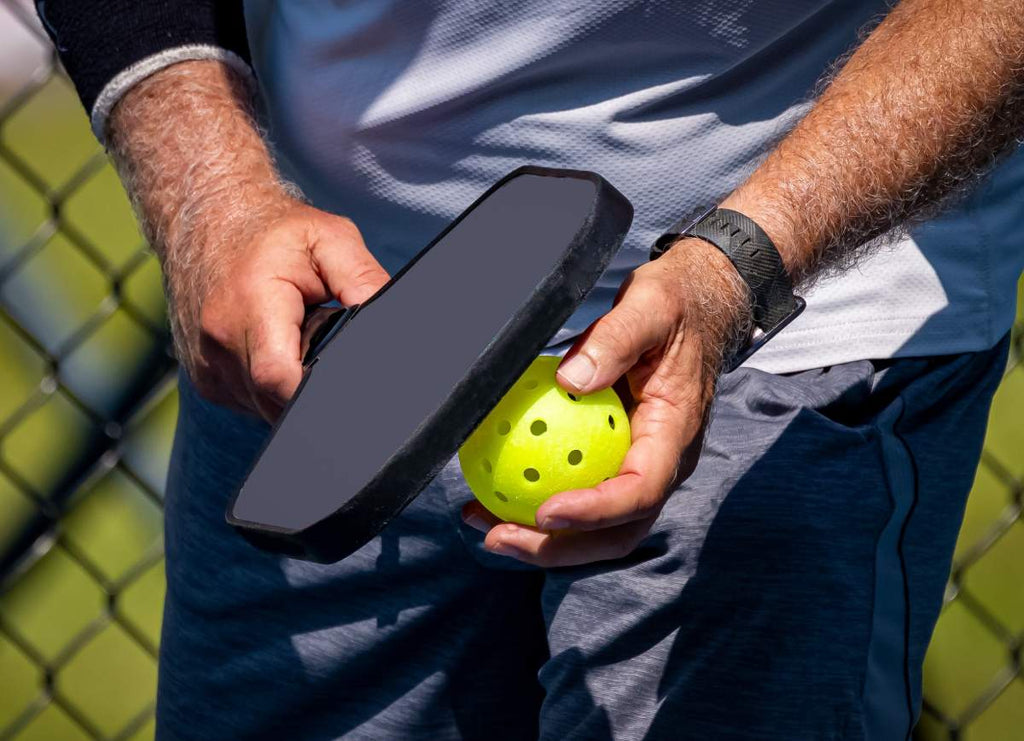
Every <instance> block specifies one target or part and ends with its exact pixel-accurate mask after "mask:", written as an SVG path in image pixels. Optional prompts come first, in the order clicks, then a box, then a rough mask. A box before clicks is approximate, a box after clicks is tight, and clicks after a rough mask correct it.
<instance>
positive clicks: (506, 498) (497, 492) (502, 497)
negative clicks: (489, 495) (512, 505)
mask: <svg viewBox="0 0 1024 741" xmlns="http://www.w3.org/2000/svg"><path fill="white" fill-rule="evenodd" d="M494 496H496V497H497V498H498V499H500V500H501V501H503V502H507V501H508V497H506V496H505V495H504V494H502V493H501V492H500V491H496V492H494Z"/></svg>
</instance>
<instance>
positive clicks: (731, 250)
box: [687, 208, 796, 330]
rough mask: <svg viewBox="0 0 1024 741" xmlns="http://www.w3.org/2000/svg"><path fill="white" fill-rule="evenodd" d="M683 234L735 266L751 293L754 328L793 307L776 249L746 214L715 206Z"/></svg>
mask: <svg viewBox="0 0 1024 741" xmlns="http://www.w3.org/2000/svg"><path fill="white" fill-rule="evenodd" d="M687 236H690V237H699V238H700V239H703V240H705V241H706V242H710V243H711V244H713V245H715V246H716V247H718V249H720V250H721V251H722V252H724V253H725V255H726V257H728V258H729V260H730V261H731V262H732V264H733V265H734V266H736V270H737V272H739V274H740V276H741V277H742V278H743V280H744V282H745V283H746V284H747V286H748V287H749V288H750V292H751V294H752V296H753V305H752V307H751V309H752V311H753V318H754V324H755V325H756V326H757V327H759V328H761V329H764V330H766V328H770V327H774V326H775V325H776V324H778V323H779V322H780V321H782V320H783V319H784V318H786V317H787V316H789V315H790V314H791V313H792V312H793V309H794V308H796V296H794V295H793V285H792V283H791V282H790V280H789V274H788V273H787V272H786V268H785V266H784V265H783V264H782V258H781V257H780V256H779V251H778V250H777V249H776V248H775V245H774V244H773V243H772V240H771V238H770V237H769V236H768V235H767V234H766V233H765V232H764V230H763V229H762V228H761V227H759V226H758V225H757V223H756V222H755V221H754V220H753V219H751V218H750V217H748V216H746V215H744V214H741V213H740V212H739V211H732V210H730V209H726V208H718V209H715V210H714V211H712V212H711V213H710V214H708V215H707V216H706V217H705V218H704V219H702V220H701V221H699V222H697V223H696V224H694V226H693V228H692V229H690V231H689V232H687Z"/></svg>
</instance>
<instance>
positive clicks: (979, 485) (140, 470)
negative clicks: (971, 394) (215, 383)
mask: <svg viewBox="0 0 1024 741" xmlns="http://www.w3.org/2000/svg"><path fill="white" fill-rule="evenodd" d="M2 103H3V98H2V96H0V104H2ZM0 147H2V151H6V152H8V153H9V154H13V155H15V156H17V157H18V158H19V159H20V160H21V161H22V162H24V163H27V164H28V165H29V166H30V168H31V170H32V172H33V173H34V174H35V175H34V176H35V177H36V178H37V180H38V183H37V184H38V185H40V186H41V187H43V188H45V189H46V190H48V191H50V192H51V193H56V194H59V193H61V191H62V190H63V189H64V188H65V186H66V184H67V183H68V182H69V181H71V180H73V179H74V178H75V177H76V176H77V174H78V173H80V172H81V171H82V169H83V168H86V172H87V173H88V176H87V177H85V178H84V179H82V181H81V183H80V185H79V186H78V187H76V188H74V189H73V190H72V191H71V192H70V194H69V195H68V196H67V197H66V199H63V200H62V201H61V204H60V209H59V213H56V214H54V212H53V211H52V210H51V206H50V204H49V203H48V202H47V199H46V198H45V197H43V196H42V195H40V193H39V192H37V191H36V190H34V189H33V188H32V187H30V186H29V185H28V184H27V183H26V182H25V179H24V178H23V177H22V176H21V175H19V174H18V173H16V172H15V171H14V170H13V169H12V168H11V167H10V165H9V164H7V163H6V162H4V161H3V157H0V271H9V270H10V265H11V264H12V263H11V260H12V259H13V257H14V255H15V251H16V249H17V248H18V247H19V246H21V245H24V244H26V243H27V242H32V241H33V240H35V242H37V243H38V244H39V249H38V251H36V252H35V253H34V254H33V255H32V256H31V257H30V258H29V259H28V260H25V261H23V262H21V263H19V264H18V267H17V268H16V269H15V270H13V271H11V272H9V274H8V275H7V279H6V280H5V281H3V282H2V284H0V302H2V304H0V306H2V311H0V357H2V358H3V362H2V363H0V544H3V543H5V542H8V541H9V540H10V538H11V537H12V536H13V534H14V533H15V532H17V531H18V530H19V528H21V527H22V525H23V524H24V522H25V521H26V518H28V517H30V516H31V515H32V513H33V512H34V510H35V508H36V506H37V503H35V502H33V501H32V499H31V498H30V497H29V496H26V487H27V488H28V489H30V490H31V491H33V492H35V493H36V494H37V496H39V497H41V498H42V500H44V501H45V498H46V497H48V496H52V493H53V491H54V489H55V487H56V486H57V485H58V483H59V482H60V481H61V478H62V476H63V475H64V474H65V473H66V471H67V470H68V468H69V467H70V466H71V465H72V463H73V461H74V460H75V459H76V457H77V456H78V455H79V454H80V452H81V450H82V446H83V445H85V444H86V443H87V441H88V438H89V433H90V430H91V429H93V427H94V426H95V422H94V421H93V420H92V419H91V418H90V416H89V415H88V414H87V413H84V412H83V410H82V405H83V404H84V405H85V406H86V407H88V408H89V409H94V410H98V411H99V412H100V413H101V414H109V413H111V411H112V410H116V409H117V408H118V405H119V404H120V403H121V401H122V399H121V398H120V396H119V394H121V389H122V387H123V383H122V379H125V378H128V377H131V376H132V374H133V373H135V372H136V371H137V369H138V368H139V367H140V366H141V365H144V364H145V363H146V362H147V358H149V357H151V356H152V355H153V353H154V352H157V353H158V352H160V348H159V346H157V345H155V343H157V340H156V339H154V335H153V334H152V332H151V331H150V330H151V328H152V327H159V326H162V325H163V324H164V322H165V310H164V304H163V298H162V293H161V286H160V276H159V270H158V266H157V264H156V262H155V260H154V259H153V258H152V256H151V255H149V254H148V253H145V252H140V250H143V249H144V248H143V242H142V239H141V237H140V235H139V233H138V230H137V228H136V226H135V223H134V220H133V218H132V214H131V211H130V208H129V206H128V203H127V200H126V198H125V196H124V194H123V192H122V190H121V188H120V186H119V184H118V182H117V180H116V178H115V176H114V174H113V172H112V171H111V169H110V167H109V166H108V165H106V164H105V163H104V160H102V155H101V153H100V150H99V147H98V145H97V144H96V142H95V141H94V140H93V138H92V136H91V134H90V132H89V131H88V127H87V124H86V120H85V117H84V115H83V114H82V112H81V109H80V108H79V105H78V102H77V100H76V99H75V97H74V94H73V92H72V90H71V89H70V87H69V86H68V84H67V82H66V81H64V80H63V79H62V78H53V79H51V80H50V81H49V82H48V83H46V85H44V86H43V87H42V88H41V89H40V90H39V91H38V93H37V94H35V95H34V96H32V98H31V100H30V101H29V102H28V103H27V104H26V105H24V106H23V107H21V108H19V109H18V110H17V112H16V113H15V114H14V115H13V116H11V117H10V118H8V119H6V120H4V121H3V122H2V124H0ZM68 233H70V234H72V235H74V237H75V239H69V237H68V236H67V235H68ZM76 239H77V240H78V242H76V241H75V240H76ZM83 241H84V242H87V243H88V244H89V245H92V246H94V247H95V250H96V251H95V254H93V255H92V256H91V258H90V257H88V256H87V255H86V254H85V253H83V250H82V249H81V246H80V244H81V242H83ZM4 274H5V273H0V275H4ZM115 289H116V290H115ZM117 291H119V292H120V293H119V295H120V299H117V298H115V294H116V292H117ZM1018 318H1019V319H1021V317H1018ZM1018 323H1019V324H1024V320H1021V321H1019V322H1018ZM83 327H84V328H86V330H83ZM26 330H27V331H28V333H29V335H30V337H28V338H27V337H26V335H25V331H26ZM83 333H84V334H83ZM83 336H84V339H83V340H82V341H81V342H78V343H76V344H74V345H73V347H72V349H70V350H68V347H69V346H68V345H67V344H66V343H67V342H68V341H69V338H72V339H73V338H76V337H83ZM31 338H34V339H35V340H36V341H37V342H38V344H37V343H36V342H34V341H32V340H31ZM48 353H60V359H59V365H58V371H59V376H60V381H61V386H60V387H58V388H56V389H55V388H54V385H53V383H52V381H51V380H48V379H51V378H52V371H53V367H52V365H51V362H50V360H49V359H48V357H47V354H48ZM176 411H177V407H176V397H175V392H174V389H173V385H172V384H171V383H170V382H169V380H168V381H165V382H164V383H162V384H158V385H157V387H156V388H155V389H154V390H153V392H152V394H151V395H150V397H149V398H148V399H147V401H146V402H145V404H143V405H142V407H141V408H140V409H139V410H138V412H137V413H136V414H135V415H134V416H133V417H132V418H131V420H130V421H129V422H128V423H127V424H126V425H124V429H123V430H120V431H116V432H118V433H119V437H120V441H121V442H120V445H119V456H118V457H110V460H108V461H107V462H106V463H107V464H106V465H105V466H101V467H100V468H99V469H98V470H97V471H95V472H94V473H93V475H92V476H91V477H90V479H89V480H88V481H86V482H85V483H84V484H83V485H82V486H81V487H80V488H79V489H78V490H77V491H76V492H75V493H74V496H73V498H72V499H71V501H70V503H69V505H68V508H67V513H66V515H64V516H63V518H62V519H61V522H60V528H59V533H60V536H59V539H58V541H57V544H56V545H55V546H54V547H53V548H51V549H50V550H49V551H48V552H47V553H46V554H45V555H44V556H42V558H40V559H38V560H36V561H35V562H34V563H33V564H32V565H31V566H30V568H28V569H27V570H26V571H25V572H24V573H23V574H21V575H20V577H19V578H17V579H16V580H14V581H13V582H11V583H9V584H8V585H7V586H6V587H5V588H4V590H3V592H2V593H0V688H2V689H0V739H3V738H5V737H8V736H5V731H4V730H3V729H5V728H6V729H8V731H7V732H8V733H10V731H11V729H12V728H17V729H18V730H17V732H16V733H14V735H13V736H10V737H12V738H15V739H18V740H19V741H54V740H56V739H59V740H61V741H63V740H65V739H67V740H71V741H73V740H75V739H87V738H90V737H96V736H99V737H104V738H121V739H130V740H132V741H141V740H142V739H151V738H152V737H153V725H152V717H151V716H152V707H153V695H154V689H155V682H156V660H155V652H156V648H157V644H158V641H159V627H160V610H161V604H162V599H163V589H164V583H163V569H162V561H161V558H160V551H161V547H162V541H161V537H162V536H161V509H160V498H159V494H160V492H161V490H162V486H163V476H164V473H165V471H166V465H167V458H168V454H169V450H170V443H171V436H172V431H173V424H174V420H175V416H176ZM1022 413H1024V366H1020V365H1017V366H1014V367H1013V368H1012V370H1010V372H1009V374H1008V375H1007V377H1006V380H1005V381H1004V383H1003V385H1002V387H1001V388H1000V390H999V392H998V395H997V397H996V403H995V406H994V409H993V411H992V416H991V423H990V428H989V432H988V437H987V440H986V461H988V465H984V466H982V468H981V469H980V470H979V473H978V476H977V481H976V483H975V487H974V491H973V493H972V495H971V499H970V505H969V507H968V511H967V517H966V522H965V524H964V527H963V531H962V534H961V538H960V542H959V545H958V547H957V555H956V559H957V567H956V573H957V574H958V588H959V589H960V597H959V598H958V599H955V600H952V601H950V602H949V603H948V604H947V606H946V607H945V609H944V611H943V615H942V617H941V620H940V623H939V626H938V629H937V631H936V634H935V640H934V642H933V645H932V648H931V651H930V653H929V655H928V659H927V662H926V667H925V674H926V688H925V694H926V697H927V699H928V701H929V703H930V706H933V707H934V708H935V709H936V710H937V711H938V713H939V714H941V716H942V717H940V715H936V714H931V713H926V714H925V716H924V718H923V720H922V724H921V727H920V728H919V731H918V735H919V738H921V739H929V740H931V739H940V738H949V735H948V732H949V730H950V728H951V727H956V728H959V727H961V725H962V726H963V730H962V733H961V735H960V736H959V738H961V739H969V740H970V741H1006V740H1007V739H1021V738H1024V679H1022V678H1021V677H1020V675H1019V672H1016V671H1015V668H1014V667H1015V666H1016V664H1015V662H1016V661H1018V660H1019V658H1020V656H1019V651H1020V645H1021V639H1022V636H1024V524H1022V522H1021V521H1020V518H1019V514H1020V504H1021V503H1020V487H1019V482H1020V481H1021V480H1022V478H1024V421H1022ZM1011 480H1015V481H1016V482H1018V484H1017V487H1016V489H1014V487H1013V485H1012V484H1008V482H1010V481H1011ZM996 535H999V537H998V538H996V537H995V536H996ZM993 540H994V545H991V547H989V548H987V549H986V547H984V546H985V544H986V543H989V542H990V541H993ZM952 594H953V592H952V591H951V595H952ZM1015 650H1016V651H1017V652H1018V653H1017V654H1014V651H1015ZM943 717H944V718H945V720H943V719H942V718H943ZM12 724H14V725H12ZM951 724H952V725H951ZM90 734H91V735H90Z"/></svg>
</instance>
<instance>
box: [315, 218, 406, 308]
mask: <svg viewBox="0 0 1024 741" xmlns="http://www.w3.org/2000/svg"><path fill="white" fill-rule="evenodd" d="M321 226H322V228H321V230H320V235H319V239H317V241H316V243H315V244H314V245H313V248H312V256H313V260H314V263H315V264H316V267H317V272H318V273H319V274H320V279H321V280H323V282H324V285H326V286H327V290H329V291H330V293H331V296H332V297H333V298H336V299H337V300H338V301H339V302H341V304H342V306H352V305H353V304H361V303H363V302H364V301H366V300H367V299H369V298H370V297H371V296H372V295H373V294H375V293H376V292H377V291H379V290H380V288H381V286H383V285H384V284H385V283H387V282H388V279H389V278H390V276H389V275H388V272H387V271H386V270H385V269H384V268H383V266H382V265H381V264H380V263H379V262H377V258H375V257H374V256H373V254H372V253H371V252H370V250H368V249H367V247H366V244H365V243H364V242H363V237H362V235H361V234H360V233H359V230H358V229H357V228H356V226H355V224H353V223H352V222H351V221H349V220H348V219H344V218H341V217H337V216H332V217H331V218H330V220H329V222H328V223H327V224H324V225H321Z"/></svg>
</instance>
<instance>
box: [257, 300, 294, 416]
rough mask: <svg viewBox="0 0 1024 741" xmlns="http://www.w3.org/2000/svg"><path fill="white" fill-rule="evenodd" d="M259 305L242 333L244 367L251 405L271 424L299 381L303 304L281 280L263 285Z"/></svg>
mask: <svg viewBox="0 0 1024 741" xmlns="http://www.w3.org/2000/svg"><path fill="white" fill-rule="evenodd" d="M258 301H259V303H258V305H257V306H256V307H255V308H254V309H252V310H251V311H250V314H249V315H250V316H251V317H253V319H252V320H251V322H250V323H249V325H248V326H247V327H246V329H245V363H246V368H247V370H248V384H249V387H250V391H251V395H252V401H253V404H254V405H255V407H256V409H257V410H259V413H260V415H261V416H263V417H264V418H265V419H267V420H268V421H273V420H275V419H276V418H277V416H278V415H279V414H280V413H281V410H282V409H283V408H284V405H285V404H287V403H288V400H289V399H290V398H291V397H292V394H294V393H295V389H296V388H298V386H299V382H300V381H301V380H302V361H301V358H300V355H299V349H300V347H299V345H300V341H301V336H300V332H301V329H300V328H301V324H302V319H303V317H304V316H305V303H304V301H303V298H302V294H301V293H300V292H299V291H298V290H297V289H296V288H295V286H294V285H293V284H292V283H290V282H288V281H284V280H272V281H270V282H269V283H268V284H266V285H265V286H264V288H263V291H262V293H261V294H260V296H259V299H258Z"/></svg>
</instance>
